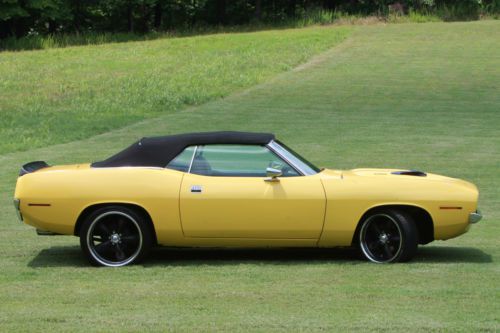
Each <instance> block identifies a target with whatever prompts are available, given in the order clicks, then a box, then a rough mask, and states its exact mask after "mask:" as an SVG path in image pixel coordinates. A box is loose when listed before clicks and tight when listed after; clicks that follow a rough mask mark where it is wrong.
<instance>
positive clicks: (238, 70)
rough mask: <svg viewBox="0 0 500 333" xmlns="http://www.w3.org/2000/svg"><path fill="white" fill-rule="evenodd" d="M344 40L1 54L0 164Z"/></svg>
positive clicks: (297, 35) (220, 90)
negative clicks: (2, 157) (13, 154)
mask: <svg viewBox="0 0 500 333" xmlns="http://www.w3.org/2000/svg"><path fill="white" fill-rule="evenodd" d="M348 33H349V29H348V28H342V29H335V30H331V29H322V28H317V27H316V28H309V29H302V30H280V31H263V32H258V33H239V34H219V35H209V36H199V37H187V38H171V39H160V40H155V41H149V42H130V43H121V44H107V45H95V46H87V47H70V48H65V49H53V50H46V51H33V52H2V53H0V114H1V118H0V154H2V153H6V152H10V151H16V150H26V149H33V148H35V147H42V146H45V145H48V144H55V143H62V142H68V141H72V140H75V139H81V138H87V137H89V136H92V135H95V134H99V133H104V132H107V131H109V130H111V129H114V128H119V127H123V126H124V125H127V124H132V123H134V122H137V121H140V120H143V119H146V118H151V117H155V116H159V115H165V114H168V113H172V112H175V111H176V110H179V109H180V108H182V107H185V106H186V105H196V104H201V103H203V102H207V101H209V100H213V99H216V98H220V97H223V96H226V95H228V94H229V93H231V92H234V91H238V90H241V89H243V88H245V87H249V86H252V85H254V84H257V83H260V82H263V81H264V80H266V79H268V78H269V77H271V76H273V75H276V74H277V73H280V72H283V71H286V70H289V69H291V68H292V67H294V66H296V65H298V64H300V63H302V62H304V61H305V60H306V59H307V58H309V57H310V56H312V55H314V54H316V53H318V52H321V51H324V50H326V49H328V48H330V47H332V46H334V45H336V44H337V43H339V42H340V41H342V40H343V39H345V37H346V36H347V35H348ZM283 54H286V57H284V56H283ZM12 137H15V138H16V139H15V140H12V139H11V138H12Z"/></svg>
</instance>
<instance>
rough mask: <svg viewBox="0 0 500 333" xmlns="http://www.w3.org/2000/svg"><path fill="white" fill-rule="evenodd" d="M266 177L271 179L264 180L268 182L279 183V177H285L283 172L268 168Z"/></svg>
mask: <svg viewBox="0 0 500 333" xmlns="http://www.w3.org/2000/svg"><path fill="white" fill-rule="evenodd" d="M266 175H267V177H269V178H266V179H264V180H265V181H266V182H279V181H280V180H279V179H278V177H280V176H281V175H283V172H281V170H278V169H275V168H267V169H266Z"/></svg>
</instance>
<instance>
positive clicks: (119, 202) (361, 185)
mask: <svg viewBox="0 0 500 333" xmlns="http://www.w3.org/2000/svg"><path fill="white" fill-rule="evenodd" d="M477 200H478V190H477V188H476V186H474V185H473V184H471V183H469V182H466V181H463V180H459V179H454V178H448V177H444V176H439V175H435V174H430V173H424V172H421V171H414V170H394V169H355V170H348V171H341V170H330V169H319V168H317V167H316V166H314V165H313V164H312V163H310V162H308V161H307V160H305V159H304V158H303V157H301V156H300V155H299V154H297V153H296V152H294V151H293V150H292V149H290V148H288V147H287V146H286V145H284V144H283V143H281V142H280V141H278V140H276V139H275V137H274V135H273V134H265V133H242V132H214V133H192V134H181V135H172V136H164V137H148V138H143V139H141V140H139V141H137V142H136V143H134V144H133V145H131V146H130V147H128V148H126V149H125V150H123V151H121V152H119V153H118V154H116V155H114V156H111V157H110V158H108V159H106V160H104V161H100V162H96V163H92V164H77V165H62V166H49V165H47V163H45V162H40V161H38V162H31V163H28V164H26V165H24V166H23V167H22V168H21V172H20V175H19V178H18V180H17V186H16V191H15V199H14V204H15V207H16V210H17V213H18V216H19V218H20V219H21V220H22V221H24V222H25V223H27V224H29V225H32V226H34V227H35V228H36V229H37V232H38V234H40V235H54V234H59V235H76V236H79V237H80V244H81V248H82V250H83V252H84V253H85V255H86V256H87V258H88V260H89V261H90V263H91V264H94V265H102V266H123V265H127V264H131V263H137V262H139V261H140V260H142V259H143V258H144V257H145V256H146V254H147V252H148V250H149V249H150V248H151V247H152V246H154V245H165V246H172V247H174V246H175V247H249V248H251V247H336V246H342V247H343V246H357V247H359V249H360V253H361V254H362V255H363V256H364V257H365V258H366V259H368V260H370V261H372V262H376V263H392V262H398V261H407V260H409V259H411V258H412V257H413V256H414V255H415V253H416V250H417V247H418V244H427V243H429V242H432V241H433V240H437V239H441V240H445V239H449V238H452V237H456V236H458V235H461V234H463V233H464V232H466V231H467V230H468V229H469V227H470V225H471V223H476V222H478V221H479V220H480V219H481V214H480V213H479V211H477Z"/></svg>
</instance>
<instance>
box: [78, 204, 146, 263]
mask: <svg viewBox="0 0 500 333" xmlns="http://www.w3.org/2000/svg"><path fill="white" fill-rule="evenodd" d="M152 243H153V235H152V232H151V229H150V228H149V225H148V222H147V220H146V218H145V217H144V216H143V215H142V214H139V213H137V212H136V211H135V210H132V209H130V208H127V207H123V206H107V207H103V208H100V209H97V210H96V211H94V212H92V213H91V214H90V215H89V216H88V217H87V218H86V219H85V221H84V222H83V224H82V227H81V230H80V246H81V248H82V251H83V253H84V254H85V255H86V257H87V259H88V260H89V262H90V263H91V264H92V265H94V266H108V267H120V266H125V265H129V264H136V263H139V262H140V261H141V260H142V259H144V257H145V256H146V255H147V253H148V252H149V249H150V248H151V245H152Z"/></svg>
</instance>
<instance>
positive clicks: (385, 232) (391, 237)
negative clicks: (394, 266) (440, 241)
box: [359, 209, 418, 263]
mask: <svg viewBox="0 0 500 333" xmlns="http://www.w3.org/2000/svg"><path fill="white" fill-rule="evenodd" d="M361 223H362V224H361V229H360V231H359V246H360V249H361V252H362V253H363V255H364V257H365V258H366V259H368V260H370V261H372V262H375V263H393V262H402V261H408V260H410V259H411V258H412V257H413V256H414V255H415V253H416V252H417V247H418V235H417V229H416V227H415V223H414V222H413V219H412V218H411V216H410V215H408V214H406V213H405V212H402V211H399V210H392V209H391V210H383V211H378V212H374V213H372V214H370V215H368V216H367V217H366V218H365V219H364V220H363V221H362V222H361Z"/></svg>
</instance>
